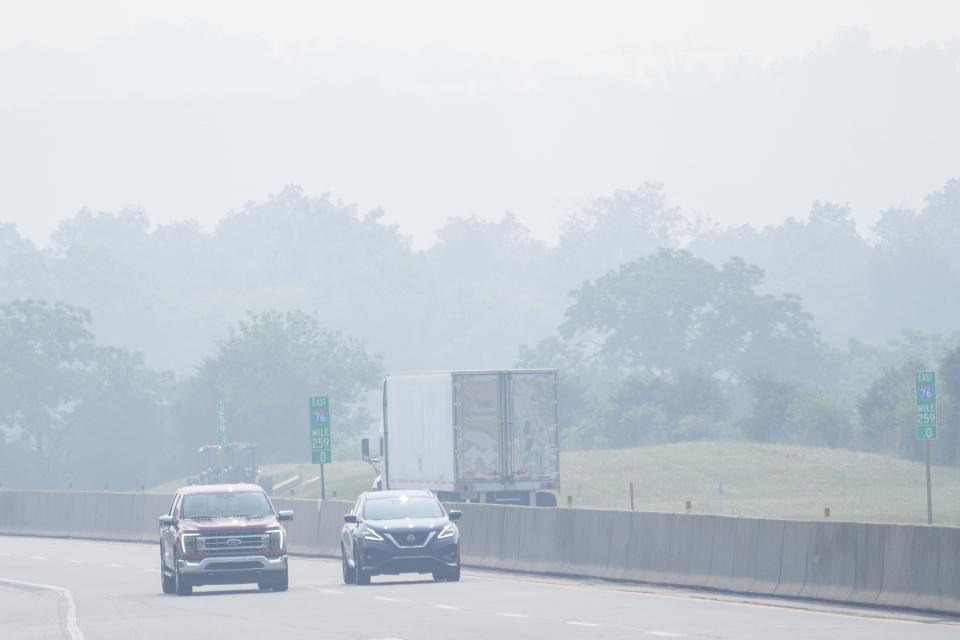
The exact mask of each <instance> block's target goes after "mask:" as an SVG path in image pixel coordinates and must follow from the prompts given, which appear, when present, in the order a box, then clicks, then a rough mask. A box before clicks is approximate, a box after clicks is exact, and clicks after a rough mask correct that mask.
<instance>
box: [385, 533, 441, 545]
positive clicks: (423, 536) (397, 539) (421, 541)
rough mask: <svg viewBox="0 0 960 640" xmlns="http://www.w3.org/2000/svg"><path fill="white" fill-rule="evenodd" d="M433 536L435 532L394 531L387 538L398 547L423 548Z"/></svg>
mask: <svg viewBox="0 0 960 640" xmlns="http://www.w3.org/2000/svg"><path fill="white" fill-rule="evenodd" d="M432 534H433V531H410V532H407V531H394V532H393V533H388V534H387V537H389V538H390V540H392V541H393V543H394V544H395V545H397V546H398V547H422V546H424V545H425V544H426V543H427V539H428V538H429V537H430V536H431V535H432ZM410 538H413V539H412V540H411V539H410Z"/></svg>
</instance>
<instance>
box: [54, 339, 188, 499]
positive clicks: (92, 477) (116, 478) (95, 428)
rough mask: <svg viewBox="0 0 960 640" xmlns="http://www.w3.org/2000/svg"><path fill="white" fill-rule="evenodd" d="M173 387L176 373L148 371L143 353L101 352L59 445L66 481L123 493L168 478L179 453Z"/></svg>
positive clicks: (115, 350)
mask: <svg viewBox="0 0 960 640" xmlns="http://www.w3.org/2000/svg"><path fill="white" fill-rule="evenodd" d="M174 383H175V380H174V377H173V375H172V374H170V373H166V372H156V371H152V370H150V369H148V368H146V367H145V366H144V363H143V356H142V355H141V354H138V353H131V352H129V351H126V350H124V349H118V348H114V347H100V348H98V349H97V351H96V355H95V358H94V359H93V362H91V366H90V367H89V368H88V370H87V375H86V376H85V377H84V384H83V388H82V392H81V393H80V395H79V397H78V399H77V401H76V403H75V404H74V406H73V408H72V409H71V411H70V413H69V414H68V415H67V416H66V418H65V420H66V428H65V430H64V434H63V437H62V438H61V439H60V440H59V441H58V446H57V447H56V448H57V450H58V456H57V458H58V460H60V465H61V468H62V469H63V474H64V475H65V476H66V480H67V481H69V482H71V483H73V486H74V487H75V488H90V489H93V488H98V487H100V486H102V485H103V484H104V483H106V484H109V485H110V487H113V488H116V489H122V490H132V489H134V488H136V485H137V482H138V481H139V483H140V484H145V485H147V486H152V485H156V484H160V483H162V482H165V481H167V480H169V479H170V477H171V476H172V475H174V474H173V473H172V471H173V468H172V467H171V465H170V460H171V459H172V458H175V457H176V454H177V453H178V452H179V447H178V446H177V439H176V435H175V433H174V431H173V428H172V425H171V422H170V407H169V404H170V398H171V393H172V390H173V387H174ZM104 460H109V464H103V461H104Z"/></svg>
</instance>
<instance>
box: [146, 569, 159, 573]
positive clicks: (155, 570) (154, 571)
mask: <svg viewBox="0 0 960 640" xmlns="http://www.w3.org/2000/svg"><path fill="white" fill-rule="evenodd" d="M144 571H149V572H150V573H160V569H144Z"/></svg>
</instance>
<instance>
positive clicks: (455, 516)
mask: <svg viewBox="0 0 960 640" xmlns="http://www.w3.org/2000/svg"><path fill="white" fill-rule="evenodd" d="M447 517H449V518H450V519H451V520H459V519H460V518H462V517H463V511H451V512H450V513H448V514H447Z"/></svg>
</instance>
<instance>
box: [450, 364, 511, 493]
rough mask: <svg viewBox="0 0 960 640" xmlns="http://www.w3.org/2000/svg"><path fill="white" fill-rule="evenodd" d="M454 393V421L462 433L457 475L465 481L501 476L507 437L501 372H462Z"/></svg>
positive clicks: (495, 478)
mask: <svg viewBox="0 0 960 640" xmlns="http://www.w3.org/2000/svg"><path fill="white" fill-rule="evenodd" d="M453 394H454V425H455V430H456V432H457V434H458V436H459V437H458V439H457V440H458V441H457V444H458V448H457V477H458V478H459V479H461V480H465V481H489V480H494V481H496V480H499V479H500V476H501V474H502V452H501V448H500V442H501V440H502V438H503V433H502V424H503V421H502V419H501V415H502V414H501V405H500V377H499V375H498V374H496V373H477V374H458V375H456V376H455V377H454V389H453Z"/></svg>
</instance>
